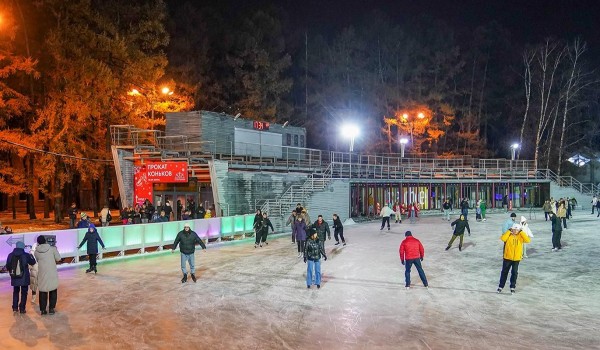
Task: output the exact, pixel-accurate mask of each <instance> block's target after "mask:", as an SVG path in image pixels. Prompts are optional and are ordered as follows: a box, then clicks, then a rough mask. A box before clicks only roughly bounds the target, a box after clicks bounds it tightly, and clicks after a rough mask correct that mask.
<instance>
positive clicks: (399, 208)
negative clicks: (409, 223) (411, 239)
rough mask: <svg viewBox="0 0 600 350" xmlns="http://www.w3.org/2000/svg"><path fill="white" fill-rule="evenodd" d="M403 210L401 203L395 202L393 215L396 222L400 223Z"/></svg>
mask: <svg viewBox="0 0 600 350" xmlns="http://www.w3.org/2000/svg"><path fill="white" fill-rule="evenodd" d="M403 211H404V206H403V205H401V204H400V203H398V202H396V205H395V206H394V212H395V214H394V216H395V219H396V223H397V224H398V223H400V224H401V223H402V212H403Z"/></svg>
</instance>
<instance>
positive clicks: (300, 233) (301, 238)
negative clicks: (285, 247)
mask: <svg viewBox="0 0 600 350" xmlns="http://www.w3.org/2000/svg"><path fill="white" fill-rule="evenodd" d="M292 225H294V231H295V232H296V242H297V244H298V257H299V258H301V257H302V253H304V244H305V243H306V229H307V228H306V222H305V221H304V218H303V217H302V215H296V221H295V222H294V223H293V224H292Z"/></svg>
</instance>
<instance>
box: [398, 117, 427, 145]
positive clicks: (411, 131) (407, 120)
mask: <svg viewBox="0 0 600 350" xmlns="http://www.w3.org/2000/svg"><path fill="white" fill-rule="evenodd" d="M417 118H418V119H425V114H424V113H422V112H419V113H418V114H417ZM402 119H403V121H404V122H405V123H407V124H408V126H409V127H410V143H411V144H413V145H414V143H415V138H414V135H413V130H414V128H415V120H414V118H412V119H413V120H409V119H411V116H410V115H409V114H408V113H404V114H402Z"/></svg>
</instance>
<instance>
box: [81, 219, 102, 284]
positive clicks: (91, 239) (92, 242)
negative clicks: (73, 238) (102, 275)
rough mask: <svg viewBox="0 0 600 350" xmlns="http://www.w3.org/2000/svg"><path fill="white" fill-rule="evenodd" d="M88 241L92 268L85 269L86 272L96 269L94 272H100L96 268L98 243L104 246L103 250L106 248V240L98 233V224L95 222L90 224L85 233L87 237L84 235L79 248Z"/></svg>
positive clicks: (88, 252)
mask: <svg viewBox="0 0 600 350" xmlns="http://www.w3.org/2000/svg"><path fill="white" fill-rule="evenodd" d="M86 242H87V254H88V257H89V260H90V268H89V269H87V270H85V273H90V272H92V271H94V273H98V270H97V269H96V258H97V255H98V243H100V245H101V246H102V250H106V247H105V246H104V242H102V238H100V235H99V234H98V230H96V226H94V224H90V227H89V228H88V230H87V232H86V233H85V237H83V241H81V243H80V244H79V246H78V247H77V249H78V250H79V249H81V247H82V246H83V245H84V244H86Z"/></svg>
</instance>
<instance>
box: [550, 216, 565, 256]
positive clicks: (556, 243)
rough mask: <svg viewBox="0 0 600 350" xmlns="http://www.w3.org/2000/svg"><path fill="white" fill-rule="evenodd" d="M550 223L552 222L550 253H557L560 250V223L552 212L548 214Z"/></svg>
mask: <svg viewBox="0 0 600 350" xmlns="http://www.w3.org/2000/svg"><path fill="white" fill-rule="evenodd" d="M550 221H551V222H552V251H553V252H557V251H559V250H561V249H562V245H561V244H560V239H561V237H562V223H561V220H560V218H559V217H558V216H556V214H554V212H551V213H550Z"/></svg>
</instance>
